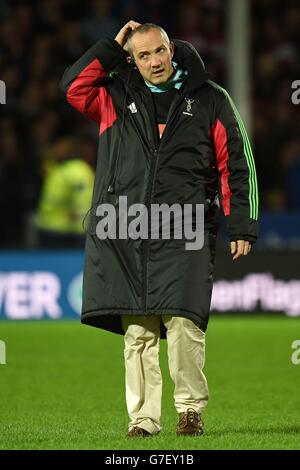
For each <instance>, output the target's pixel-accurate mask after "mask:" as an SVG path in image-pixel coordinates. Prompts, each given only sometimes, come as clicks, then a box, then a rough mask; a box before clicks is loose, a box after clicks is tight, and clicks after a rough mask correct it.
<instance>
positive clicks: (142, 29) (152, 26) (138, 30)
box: [127, 23, 170, 59]
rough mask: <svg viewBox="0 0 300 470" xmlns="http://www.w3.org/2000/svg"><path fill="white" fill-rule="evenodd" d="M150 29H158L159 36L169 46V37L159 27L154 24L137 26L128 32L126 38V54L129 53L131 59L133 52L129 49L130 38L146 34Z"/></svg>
mask: <svg viewBox="0 0 300 470" xmlns="http://www.w3.org/2000/svg"><path fill="white" fill-rule="evenodd" d="M151 29H158V30H159V31H160V32H161V34H162V35H163V38H164V39H165V41H166V42H167V44H170V39H169V36H168V35H167V33H166V31H165V30H164V28H162V27H161V26H158V25H157V24H154V23H144V24H141V25H140V26H137V27H136V28H135V29H132V30H131V31H130V33H129V34H128V37H127V46H128V52H129V54H130V55H131V57H132V58H133V59H134V57H133V52H132V47H131V38H132V36H134V35H135V34H136V33H148V31H150V30H151Z"/></svg>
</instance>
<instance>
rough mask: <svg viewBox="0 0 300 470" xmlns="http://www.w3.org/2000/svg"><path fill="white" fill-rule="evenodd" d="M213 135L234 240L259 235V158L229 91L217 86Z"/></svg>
mask: <svg viewBox="0 0 300 470" xmlns="http://www.w3.org/2000/svg"><path fill="white" fill-rule="evenodd" d="M217 88H218V90H217V102H216V114H215V122H214V124H213V127H212V137H213V143H214V147H215V155H216V163H217V168H218V172H219V177H220V188H221V201H222V207H223V212H224V215H225V217H226V220H227V232H228V236H229V239H230V241H233V240H248V241H250V242H251V243H254V242H255V241H256V239H257V237H258V190H257V178H256V170H255V162H254V159H253V155H252V150H251V146H250V142H249V139H248V136H247V132H246V129H245V127H244V124H243V121H242V119H241V117H240V115H239V113H238V111H237V109H236V107H235V105H234V103H233V101H232V99H231V97H230V96H229V94H228V93H227V91H226V90H224V89H223V88H221V87H219V86H217Z"/></svg>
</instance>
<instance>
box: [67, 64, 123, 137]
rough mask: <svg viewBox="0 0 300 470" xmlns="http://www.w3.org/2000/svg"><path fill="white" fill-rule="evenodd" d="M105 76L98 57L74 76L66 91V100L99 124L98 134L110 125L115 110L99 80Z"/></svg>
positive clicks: (113, 119) (114, 118)
mask: <svg viewBox="0 0 300 470" xmlns="http://www.w3.org/2000/svg"><path fill="white" fill-rule="evenodd" d="M106 76H107V73H106V72H105V71H104V70H103V68H102V65H101V63H100V62H99V60H98V59H95V60H93V61H92V62H91V63H90V64H89V65H88V66H87V67H85V68H84V69H83V70H82V71H81V72H80V74H79V75H78V76H77V77H76V78H75V80H74V81H73V83H72V85H71V86H70V88H69V89H68V92H67V100H68V102H69V103H70V104H71V105H72V106H74V108H76V109H77V110H78V111H79V112H81V113H82V114H84V115H85V116H87V117H88V118H89V119H92V120H93V121H96V122H97V123H98V124H99V126H100V129H99V131H100V134H102V133H103V132H104V131H105V130H106V129H107V128H108V127H111V126H112V125H113V123H114V121H115V120H116V118H117V116H116V112H115V108H114V104H113V101H112V98H111V96H110V95H109V93H108V91H107V89H106V88H105V87H100V86H99V80H101V78H104V77H106Z"/></svg>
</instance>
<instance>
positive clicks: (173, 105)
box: [143, 97, 181, 315]
mask: <svg viewBox="0 0 300 470" xmlns="http://www.w3.org/2000/svg"><path fill="white" fill-rule="evenodd" d="M180 101H181V100H180V97H178V98H177V99H176V98H175V100H174V101H173V103H172V104H171V106H170V109H169V112H168V116H167V119H166V127H165V131H164V134H163V136H162V138H161V139H160V142H159V143H158V148H155V149H154V150H153V151H152V153H153V156H154V164H153V165H152V167H151V168H153V172H152V175H151V178H150V195H149V200H148V201H147V202H146V206H147V210H148V214H149V209H151V204H152V200H153V190H154V183H155V176H156V171H157V164H158V157H159V149H160V147H161V144H162V141H163V137H164V135H165V132H166V130H167V125H168V124H169V122H170V121H171V116H172V114H173V111H174V109H175V107H176V106H177V105H178V104H179V102H180ZM154 125H155V126H157V124H156V123H154ZM154 130H155V131H156V130H157V129H156V128H155V129H154ZM150 223H151V219H150ZM150 233H151V230H150ZM148 234H149V227H148ZM143 242H144V260H143V278H144V282H143V284H144V292H143V313H144V314H145V315H147V299H148V276H147V267H148V247H149V245H148V239H145V240H143Z"/></svg>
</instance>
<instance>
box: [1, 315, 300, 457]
mask: <svg viewBox="0 0 300 470" xmlns="http://www.w3.org/2000/svg"><path fill="white" fill-rule="evenodd" d="M206 338H207V353H206V367H205V373H206V376H207V379H208V383H209V390H210V400H209V405H208V407H207V410H206V412H205V415H204V422H205V434H204V435H203V436H201V437H180V438H178V437H176V436H175V427H176V424H177V414H176V411H175V409H174V405H173V396H172V394H173V384H172V382H171V380H170V378H169V373H168V367H167V356H166V342H165V341H162V342H161V368H162V373H163V378H164V388H163V411H162V426H163V429H162V431H161V433H160V434H159V435H158V436H156V437H151V438H147V439H129V438H126V437H125V436H126V431H127V412H126V404H125V391H124V388H125V387H124V365H123V338H122V337H121V336H118V335H114V334H111V333H108V332H104V331H102V330H97V329H95V328H91V327H87V326H83V325H81V324H80V323H79V322H76V321H69V322H66V321H59V322H51V321H48V322H0V340H3V341H5V343H6V348H7V357H6V361H7V364H6V365H0V449H107V450H108V449H114V450H117V449H157V450H160V449H169V450H173V449H176V450H180V449H187V450H189V449H299V448H300V364H299V365H294V364H293V363H292V361H291V355H292V353H293V349H292V348H291V344H292V342H293V341H294V340H295V339H300V319H292V318H286V317H283V316H278V317H274V316H271V317H266V316H264V317H260V316H252V317H249V316H246V317H245V316H243V317H242V316H240V317H239V316H236V317H233V316H232V317H228V316H226V317H225V316H224V317H221V316H212V317H211V320H210V324H209V328H208V331H207V335H206Z"/></svg>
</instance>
